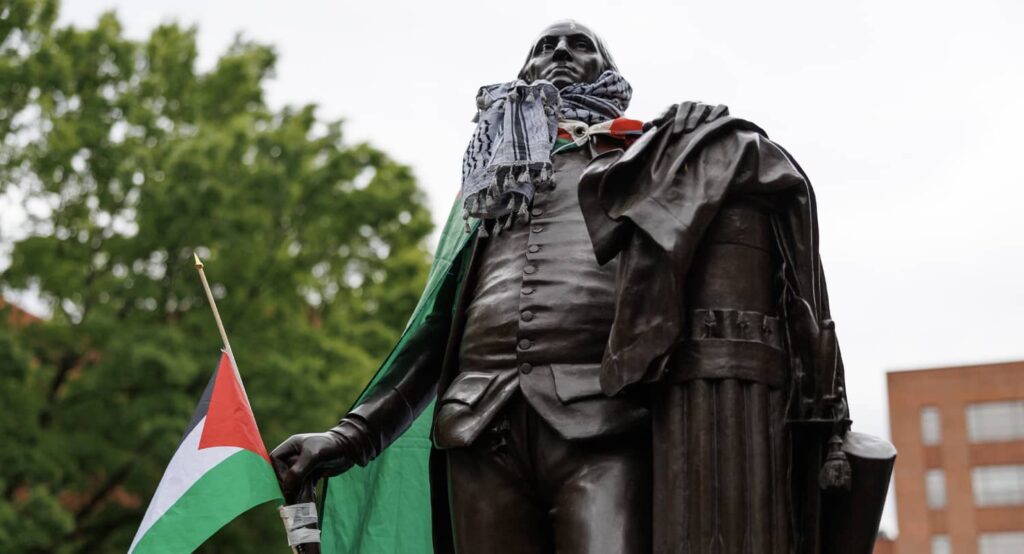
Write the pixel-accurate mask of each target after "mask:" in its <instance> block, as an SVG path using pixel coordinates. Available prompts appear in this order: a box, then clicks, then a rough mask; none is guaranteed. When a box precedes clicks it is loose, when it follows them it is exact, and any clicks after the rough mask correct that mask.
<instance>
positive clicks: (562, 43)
mask: <svg viewBox="0 0 1024 554" xmlns="http://www.w3.org/2000/svg"><path fill="white" fill-rule="evenodd" d="M569 56H570V54H569V42H568V41H567V40H566V39H565V37H563V38H561V39H559V40H558V44H556V45H555V52H554V57H555V59H565V58H568V57H569Z"/></svg>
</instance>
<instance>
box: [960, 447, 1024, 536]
mask: <svg viewBox="0 0 1024 554" xmlns="http://www.w3.org/2000/svg"><path fill="white" fill-rule="evenodd" d="M971 485H972V486H973V488H974V505H975V506H1013V505H1018V504H1024V465H1012V466H979V467H975V468H972V469H971ZM1020 552H1024V550H1021V551H1020Z"/></svg>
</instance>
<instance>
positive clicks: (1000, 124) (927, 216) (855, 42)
mask: <svg viewBox="0 0 1024 554" xmlns="http://www.w3.org/2000/svg"><path fill="white" fill-rule="evenodd" d="M108 9H116V10H117V12H118V14H119V16H120V18H121V20H122V22H123V23H124V25H125V27H126V31H127V33H128V34H129V35H130V36H133V37H136V38H142V37H144V36H146V35H147V34H148V32H149V31H150V30H151V29H152V28H153V27H154V26H155V25H157V24H159V23H161V22H164V21H169V20H177V21H179V22H182V23H185V24H195V25H198V27H199V47H200V64H201V66H202V67H204V68H206V67H209V66H210V65H212V63H213V62H214V61H215V60H216V58H217V56H218V55H219V54H220V53H222V52H223V51H224V49H225V48H226V47H227V46H228V45H229V44H230V42H231V41H232V39H233V37H234V36H235V34H236V33H238V32H242V33H243V34H244V35H245V36H247V37H248V38H251V39H255V40H258V41H261V42H266V43H271V44H273V45H274V46H275V47H276V48H277V50H278V52H279V53H280V61H279V64H278V71H277V76H276V78H275V79H274V80H273V81H272V82H271V83H270V85H269V100H270V102H271V104H272V105H273V106H275V107H280V106H282V105H284V104H300V103H307V102H314V103H317V104H319V105H320V106H321V110H320V115H321V116H323V117H328V118H337V117H342V118H345V119H346V120H347V122H348V123H347V125H346V130H347V132H348V136H349V137H350V140H352V141H357V140H369V141H371V142H372V143H373V144H375V145H376V146H378V147H380V148H382V149H384V150H385V151H387V152H388V153H389V154H391V155H392V156H394V157H395V158H397V159H398V160H400V161H402V162H404V163H406V164H409V165H410V166H412V168H413V169H414V171H415V173H416V175H417V176H418V178H419V181H420V184H421V186H422V187H423V188H425V189H426V191H427V192H428V194H429V197H430V206H431V209H432V210H433V213H434V218H435V221H439V220H440V219H441V218H442V217H444V215H445V214H447V211H448V208H449V207H450V205H451V201H452V199H453V198H454V196H455V194H456V192H457V190H458V187H459V176H460V162H461V156H462V152H463V150H464V148H465V146H466V142H467V140H468V137H469V133H470V132H471V131H472V124H471V123H470V118H471V117H472V115H473V112H474V102H473V99H474V94H475V92H476V90H477V88H478V87H479V86H480V85H483V84H490V83H494V82H499V81H507V80H509V79H511V78H513V77H514V76H515V73H516V71H517V69H518V68H519V66H520V64H521V63H522V61H523V59H524V57H525V55H526V51H527V49H528V46H529V44H530V42H531V41H532V40H533V38H534V37H535V36H536V34H537V33H538V32H539V31H540V30H541V29H542V28H543V27H544V26H545V25H547V24H548V23H550V22H552V21H554V20H556V19H561V18H566V17H572V18H575V19H578V20H580V21H581V22H583V23H586V24H588V25H590V26H591V27H593V28H594V29H595V30H596V31H597V32H598V33H599V34H601V35H602V36H603V37H604V38H605V40H606V41H607V43H608V45H609V48H610V50H611V52H612V54H613V56H614V57H615V60H616V62H617V63H618V65H619V68H620V69H621V71H622V73H623V75H624V76H625V77H626V78H627V79H628V80H629V81H630V82H631V83H632V85H633V88H634V91H635V95H634V101H633V104H632V107H631V109H630V110H629V115H631V116H632V117H634V118H637V119H647V118H651V117H654V116H655V115H657V114H658V113H659V112H660V111H661V110H662V109H664V108H665V107H666V106H667V105H668V104H671V103H673V102H678V101H682V100H702V101H705V102H713V103H722V104H727V105H729V106H730V108H731V111H732V113H733V114H734V115H737V116H740V117H743V118H746V119H750V120H752V121H754V122H756V123H758V124H760V125H761V126H762V127H763V128H764V129H766V130H767V131H768V133H769V135H770V136H771V137H772V138H773V139H774V140H776V141H777V142H779V143H780V144H782V145H784V146H785V147H786V148H787V149H788V150H789V151H790V152H792V153H793V155H794V156H795V157H796V158H797V159H798V160H799V161H800V163H801V165H802V166H803V167H804V169H805V170H806V171H807V173H808V174H809V175H810V176H811V179H812V180H813V182H814V185H815V188H816V191H817V194H818V200H819V211H820V212H819V213H820V218H821V235H822V240H821V250H822V257H823V259H824V262H825V264H826V266H825V267H826V270H827V276H828V279H829V285H830V293H831V299H832V313H833V316H834V317H835V320H836V322H837V332H838V333H839V338H840V341H841V344H842V348H843V354H844V356H845V359H846V369H847V380H848V388H849V396H850V400H851V405H852V406H851V409H852V412H853V418H854V420H855V423H854V429H856V430H860V431H864V432H868V433H873V434H877V435H881V436H884V437H888V436H889V427H888V422H887V418H888V411H887V407H886V403H887V401H886V391H885V372H886V371H888V370H894V369H907V368H920V367H929V366H943V365H955V364H964V363H976V362H987V361H1002V360H1008V359H1024V288H1022V287H1021V286H1019V285H1020V283H1021V280H1022V279H1021V277H1022V275H1024V218H1022V204H1024V177H1022V175H1021V161H1020V160H1021V151H1022V150H1024V139H1022V131H1024V126H1022V123H1024V61H1022V59H1024V58H1022V56H1024V32H1022V31H1021V29H1022V28H1024V3H1021V2H1018V1H1011V0H1007V1H997V0H975V1H973V2H966V1H959V2H946V1H935V0H932V1H900V2H893V1H891V0H888V1H883V0H874V1H864V2H855V1H847V2H821V1H820V0H819V1H805V2H793V1H773V2H740V1H734V0H728V1H721V0H719V1H715V2H678V1H677V2H662V1H659V2H624V1H610V0H604V1H601V0H588V1H585V2H576V1H570V0H559V1H557V2H539V1H530V0H520V1H518V2H509V1H503V2H492V3H484V2H481V1H480V0H476V1H458V2H423V1H416V2H386V1H376V2H371V1H365V2H341V1H326V0H303V1H293V2H283V1H281V0H278V1H265V0H259V1H257V0H247V1H244V2H243V1H227V0H219V1H209V0H131V1H129V0H121V1H117V0H65V2H64V9H63V17H62V19H63V21H64V22H65V23H67V22H73V23H75V24H81V25H91V24H93V23H95V21H96V18H97V17H98V15H99V14H100V13H101V12H103V11H105V10H108ZM893 519H894V518H893V517H892V514H891V510H890V513H889V514H888V515H887V517H886V524H885V527H886V528H888V529H890V530H891V529H894V523H893Z"/></svg>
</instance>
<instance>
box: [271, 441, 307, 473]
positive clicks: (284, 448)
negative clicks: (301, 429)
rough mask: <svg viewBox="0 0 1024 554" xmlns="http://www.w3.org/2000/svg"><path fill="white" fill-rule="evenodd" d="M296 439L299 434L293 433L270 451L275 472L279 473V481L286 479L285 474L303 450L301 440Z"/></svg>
mask: <svg viewBox="0 0 1024 554" xmlns="http://www.w3.org/2000/svg"><path fill="white" fill-rule="evenodd" d="M296 439H297V436H294V435H293V436H291V437H289V438H288V440H286V441H284V442H282V443H281V444H279V445H278V446H277V448H275V449H273V450H271V451H270V463H271V464H272V465H273V466H274V472H275V473H277V479H278V480H279V481H281V480H283V479H284V474H285V473H287V472H288V469H289V468H290V467H291V466H292V464H293V463H294V462H295V459H296V458H297V457H298V456H299V453H300V452H302V447H301V444H300V442H301V441H298V440H296Z"/></svg>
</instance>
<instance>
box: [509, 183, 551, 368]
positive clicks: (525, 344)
mask: <svg viewBox="0 0 1024 554" xmlns="http://www.w3.org/2000/svg"><path fill="white" fill-rule="evenodd" d="M552 189H554V182H552V183H551V187H550V188H548V189H547V190H546V191H544V192H547V191H550V190H552ZM538 192H541V191H538ZM539 196H540V194H538V195H537V196H535V197H534V201H535V202H537V201H539V200H540V198H539ZM530 215H532V216H533V217H540V216H542V215H544V210H543V209H542V208H539V207H534V208H533V209H531V210H530ZM530 232H531V233H534V234H536V233H542V232H544V225H541V224H534V225H532V226H531V227H530ZM540 249H541V247H540V245H539V244H531V245H529V246H528V247H527V248H526V250H527V251H528V252H529V253H531V254H536V253H537V252H540ZM523 273H525V274H526V275H533V274H535V273H537V266H536V265H534V264H532V263H527V264H526V267H524V268H523ZM521 292H522V293H523V294H524V295H530V294H533V292H534V288H533V287H530V286H526V285H524V286H523V288H522V291H521ZM519 316H520V318H521V319H522V320H523V321H532V320H533V317H534V314H533V312H532V311H530V310H523V311H522V312H520V314H519ZM518 346H519V350H529V349H530V348H531V347H532V346H533V341H531V340H530V339H526V338H524V339H520V340H519V345H518ZM531 371H533V364H530V363H529V362H523V363H521V364H519V372H520V373H522V374H523V375H529V373H530V372H531Z"/></svg>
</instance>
